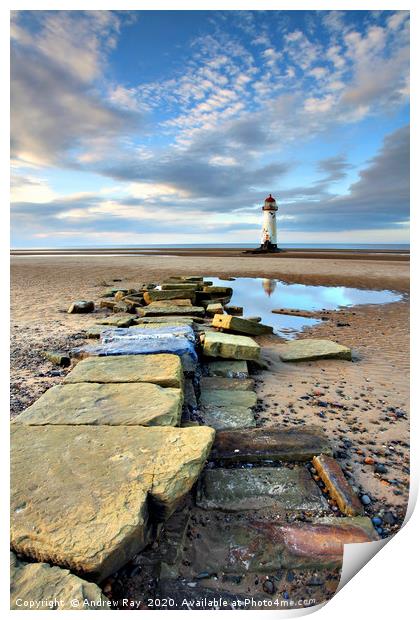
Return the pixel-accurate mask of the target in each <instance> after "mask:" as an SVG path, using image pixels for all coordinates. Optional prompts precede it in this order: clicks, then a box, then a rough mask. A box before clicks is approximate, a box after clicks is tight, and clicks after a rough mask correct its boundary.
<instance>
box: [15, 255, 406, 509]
mask: <svg viewBox="0 0 420 620" xmlns="http://www.w3.org/2000/svg"><path fill="white" fill-rule="evenodd" d="M199 254H201V253H200V252H199ZM238 254H239V253H238V252H237V251H236V252H232V255H230V256H229V257H227V256H214V255H213V256H201V255H198V256H192V253H191V251H190V253H189V256H175V255H174V256H171V257H168V256H166V255H164V256H150V257H149V256H147V257H144V256H137V257H136V256H13V257H12V266H11V270H12V271H11V279H12V287H11V288H12V298H11V304H12V305H11V308H12V310H11V312H12V320H11V348H12V368H11V383H12V415H15V414H17V413H19V412H20V411H22V410H23V409H24V408H25V407H27V406H28V405H30V404H31V403H32V402H33V401H34V400H35V399H36V398H38V397H39V396H40V395H41V394H42V393H43V392H44V391H45V390H46V389H48V388H49V387H51V386H52V385H54V384H55V383H59V382H60V381H61V380H62V374H63V373H65V371H57V370H56V369H55V370H54V369H52V366H51V364H50V363H49V362H46V361H45V360H44V359H43V358H42V356H41V352H42V350H45V349H47V348H64V349H66V348H69V347H72V346H75V345H77V344H79V343H81V342H82V338H81V335H80V330H81V329H83V328H84V327H86V326H87V325H89V324H91V323H92V322H93V317H92V316H91V315H68V314H67V313H66V309H67V308H68V306H69V304H70V303H71V302H72V301H73V300H75V299H79V298H83V299H93V300H96V299H98V297H99V295H100V294H101V293H102V291H103V286H104V284H105V283H108V284H112V282H113V280H121V286H127V287H130V286H135V285H136V284H138V283H139V282H143V281H154V280H156V281H157V282H158V281H159V280H160V279H162V278H163V277H164V276H166V275H175V274H180V275H187V274H191V273H200V274H209V275H215V274H217V275H219V276H253V277H270V278H278V279H281V280H285V281H288V282H299V283H306V284H319V285H321V284H322V285H346V286H354V287H359V288H372V289H392V290H396V291H401V292H403V293H404V294H405V298H404V300H403V301H402V302H399V303H393V304H385V305H372V306H357V307H354V308H351V309H347V310H341V311H339V312H335V313H333V315H334V318H333V319H331V320H329V321H326V322H322V323H321V324H319V325H317V326H315V327H313V328H311V329H306V330H305V331H304V332H303V333H302V334H301V335H300V337H326V338H331V339H335V340H338V341H339V342H341V343H342V344H345V345H348V346H350V347H351V348H352V349H353V350H354V351H355V352H356V355H357V358H358V361H357V362H356V363H353V364H337V363H336V362H333V361H323V362H322V363H321V362H312V363H309V364H305V366H304V370H302V367H300V366H291V365H285V364H282V363H281V362H280V361H279V360H278V355H277V347H278V345H279V344H280V342H281V339H279V338H277V337H275V336H270V337H265V338H262V337H260V338H259V342H260V344H261V345H263V347H264V357H265V358H266V359H268V360H270V362H271V367H270V371H269V372H266V373H264V375H263V377H264V378H263V379H262V380H261V382H260V385H259V398H260V399H261V400H262V401H263V403H264V416H265V417H266V418H267V423H270V424H271V423H272V424H277V423H279V422H280V423H284V424H288V423H291V422H293V420H302V419H304V420H305V421H306V422H307V423H309V422H315V423H321V424H322V426H324V428H325V430H326V432H327V433H328V435H329V436H330V438H331V439H332V441H333V442H334V444H335V445H336V448H337V449H338V450H341V451H342V452H343V454H345V455H346V456H345V458H343V464H344V465H345V466H347V467H348V468H352V469H351V471H352V473H353V475H354V481H355V483H356V484H357V485H359V486H360V487H362V488H364V489H365V490H366V491H367V492H370V493H371V494H372V496H373V497H375V498H377V501H378V502H379V503H385V504H386V505H389V506H396V507H398V508H399V518H400V519H401V518H402V517H403V514H404V507H405V505H406V502H407V496H408V495H407V494H408V419H407V417H406V415H404V417H397V416H396V414H395V411H404V412H406V411H407V407H408V391H409V380H408V365H409V304H408V290H409V263H408V262H407V260H405V261H400V260H396V261H394V260H391V256H387V260H372V259H369V260H366V259H354V260H346V259H345V258H341V257H340V254H339V253H335V254H334V256H333V257H331V258H329V259H328V260H324V259H323V258H300V259H296V258H294V257H293V258H286V257H282V258H281V259H278V260H275V259H273V260H270V259H269V260H267V258H266V257H257V256H250V257H248V256H241V255H238ZM337 323H340V324H345V325H346V326H345V327H337ZM347 324H348V325H347ZM54 374H57V376H52V375H54ZM308 395H309V398H307V397H308ZM318 401H325V402H328V403H336V404H337V403H338V404H340V405H344V408H343V407H341V406H338V407H335V406H334V405H331V407H330V408H329V410H328V411H329V412H328V413H327V414H326V418H324V419H322V418H320V417H319V412H320V407H319V406H318V405H317V403H318ZM345 439H346V440H347V443H348V442H349V441H351V442H352V445H351V446H349V447H348V448H346V447H345V446H344V445H343V440H345ZM393 442H397V443H393ZM369 457H374V458H377V459H379V460H381V462H382V461H384V462H386V464H387V466H388V467H389V473H388V474H387V476H386V479H387V480H394V479H395V480H396V481H398V484H392V483H389V482H386V481H385V480H384V479H383V478H381V477H380V476H379V475H378V474H374V472H373V467H372V466H371V465H367V464H365V463H364V459H365V458H369Z"/></svg>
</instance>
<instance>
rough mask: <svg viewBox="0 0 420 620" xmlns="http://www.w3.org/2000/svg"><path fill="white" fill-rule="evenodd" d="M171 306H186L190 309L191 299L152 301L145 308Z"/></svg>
mask: <svg viewBox="0 0 420 620" xmlns="http://www.w3.org/2000/svg"><path fill="white" fill-rule="evenodd" d="M172 306H181V307H182V308H183V307H184V306H187V307H189V308H191V306H192V303H191V299H162V300H161V301H152V302H151V303H150V304H149V305H148V306H147V307H148V308H149V309H152V308H168V307H169V308H170V307H172Z"/></svg>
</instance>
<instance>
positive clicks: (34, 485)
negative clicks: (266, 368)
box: [11, 276, 376, 608]
mask: <svg viewBox="0 0 420 620" xmlns="http://www.w3.org/2000/svg"><path fill="white" fill-rule="evenodd" d="M231 296H232V288H231V287H215V286H212V283H211V282H206V281H205V280H204V279H203V278H201V277H200V276H189V277H188V276H187V277H174V278H170V279H168V280H167V281H165V282H162V283H161V285H160V287H159V288H156V286H155V284H144V285H142V287H140V288H139V289H138V290H127V289H115V290H112V291H107V292H105V294H104V298H103V299H102V301H101V304H100V306H101V307H102V308H105V312H109V311H111V312H112V315H111V316H102V317H101V318H99V319H98V320H97V321H96V324H95V325H92V327H91V328H89V329H88V330H87V334H86V335H87V337H88V338H95V339H99V342H98V340H97V343H96V344H90V343H88V344H86V346H84V347H82V348H81V349H78V350H75V351H73V357H74V359H75V360H77V359H79V360H81V361H78V362H77V363H76V365H74V366H73V368H72V370H71V371H70V372H69V374H68V375H67V376H66V378H65V379H64V381H63V384H61V385H59V386H56V387H54V388H51V389H50V390H48V391H47V392H46V393H45V394H44V395H43V396H42V397H41V398H40V399H39V400H38V401H37V402H36V403H34V404H33V405H32V406H31V407H29V408H28V409H27V410H26V411H24V412H23V413H22V414H21V415H20V416H18V417H17V418H16V419H15V422H14V424H13V425H12V441H11V467H12V502H11V515H12V528H11V546H12V549H13V550H14V551H15V553H17V554H19V555H20V556H21V557H23V558H29V559H31V560H32V561H33V560H36V561H37V562H35V563H32V564H25V563H24V562H22V561H21V560H18V559H16V558H15V556H13V558H12V565H13V566H12V588H13V590H12V591H13V596H14V597H15V598H16V596H17V594H16V593H22V592H23V593H24V596H29V594H30V592H29V590H27V589H25V588H26V586H24V585H23V583H24V580H23V579H22V575H24V574H25V571H26V572H28V571H31V572H30V574H31V579H33V584H32V586H31V587H32V592H33V593H34V596H35V597H37V596H38V594H37V593H38V592H41V591H42V587H43V583H44V582H45V583H48V584H50V583H54V586H53V587H52V589H51V594H52V592H53V591H57V592H58V591H60V592H61V591H65V593H66V595H67V594H68V593H69V592H71V591H73V590H74V591H75V592H76V595H75V598H77V597H78V594H77V592H79V591H82V590H83V588H84V587H85V586H84V585H83V584H84V582H83V581H82V580H81V579H80V578H79V577H77V576H76V574H77V575H80V576H82V577H86V578H87V579H89V580H93V581H95V582H96V583H98V584H99V583H101V584H102V585H103V587H104V592H106V594H107V596H109V597H110V598H111V599H116V598H118V588H117V587H115V586H114V585H112V584H113V583H114V578H113V577H110V580H106V578H107V577H109V576H111V575H113V574H116V573H117V574H125V575H127V573H126V572H125V571H127V570H129V571H130V575H131V574H133V575H138V577H136V579H137V581H136V583H137V586H135V587H137V588H140V590H137V592H134V594H137V596H138V597H140V598H142V600H143V599H145V597H146V593H152V594H157V595H159V596H165V595H166V594H168V593H169V594H171V596H173V597H174V599H175V601H176V602H175V606H176V607H180V608H182V595H183V594H185V596H187V595H188V598H189V599H190V600H191V601H194V600H197V601H198V600H199V599H200V597H203V596H208V597H209V596H213V595H217V596H219V597H221V598H222V599H223V600H224V601H226V605H227V606H228V608H235V606H236V607H238V606H239V607H245V608H246V607H247V603H246V600H247V596H246V593H245V590H244V591H241V587H243V588H245V584H248V586H247V587H248V589H247V591H248V592H249V591H250V586H249V584H251V582H252V579H255V577H253V575H255V573H257V574H258V573H261V574H263V573H267V572H268V571H271V572H273V573H275V572H276V571H277V572H278V571H280V570H281V569H288V570H289V569H302V570H303V571H307V570H309V569H311V568H316V569H319V570H320V571H323V570H332V569H335V568H337V567H339V566H340V565H341V560H342V553H343V545H344V544H345V543H348V542H366V541H368V540H374V539H375V538H376V535H375V531H374V529H373V527H372V525H371V522H370V520H369V519H367V518H365V517H363V516H362V515H363V509H362V507H361V504H360V502H359V500H358V498H357V497H356V496H355V494H354V492H353V490H352V489H351V487H349V485H348V484H347V482H346V480H345V478H344V476H343V474H342V472H341V469H340V467H339V465H338V463H337V462H336V461H335V460H334V459H333V458H332V449H331V446H330V445H329V444H328V442H327V440H326V437H325V435H324V434H323V432H322V430H321V429H320V428H318V427H316V426H311V425H305V426H303V427H299V428H296V427H295V428H290V429H284V428H283V429H279V428H276V427H264V426H261V425H260V423H257V418H256V416H255V410H256V407H257V397H256V393H255V381H254V378H253V377H250V368H251V370H252V369H253V368H255V367H258V364H260V365H261V361H260V353H261V349H260V346H259V345H258V343H257V342H256V341H255V340H254V339H253V338H250V337H249V334H250V335H259V334H262V333H269V332H271V331H272V329H271V327H270V326H265V325H262V324H261V323H259V322H257V321H256V320H254V319H251V320H250V319H243V318H238V317H235V316H233V313H235V314H238V313H242V309H238V308H236V309H235V307H233V306H227V304H228V303H229V301H230V299H231ZM229 307H230V308H231V310H230V312H231V313H232V314H225V311H227V310H228V308H229ZM103 311H104V310H102V312H103ZM238 334H239V335H238ZM243 334H245V335H243ZM304 342H305V350H304V351H303V348H302V346H301V345H299V341H298V342H297V343H296V342H295V343H294V347H295V348H294V349H293V346H291V347H289V349H288V351H289V352H287V346H285V352H282V356H283V355H284V357H283V359H286V358H287V357H288V361H292V360H298V359H302V358H303V357H304V356H305V355H306V356H307V355H311V356H313V355H317V356H319V355H324V356H330V355H331V354H335V355H336V356H337V355H338V357H343V358H345V359H349V358H350V359H351V352H350V351H349V350H346V351H343V349H344V348H342V347H340V346H339V345H336V343H328V344H325V343H323V344H322V343H321V344H320V343H319V342H317V343H313V344H312V345H311V343H310V341H309V340H305V341H304ZM308 347H309V350H308ZM296 351H297V352H296ZM302 356H303V357H302ZM248 362H250V363H251V366H250V367H249V365H248ZM252 364H254V366H252ZM200 474H201V476H200ZM197 480H198V484H197V485H196V488H195V487H194V485H195V482H196V481H197ZM339 515H340V516H339ZM40 562H41V563H40ZM44 562H49V564H50V565H51V566H49V564H45V563H44ZM54 565H55V566H54ZM28 566H29V568H28ZM127 567H128V568H127ZM130 567H131V568H130ZM139 567H140V568H141V570H139ZM64 568H69V569H70V570H71V571H72V572H73V573H74V574H71V573H69V572H68V571H67V570H63V569H64ZM28 574H29V573H28ZM50 575H52V576H53V577H51V578H50ZM104 579H105V582H104ZM266 579H268V578H267V577H266ZM270 579H271V578H270ZM270 579H268V582H270V583H272V584H273V583H274V581H273V580H272V581H270ZM273 579H274V578H273ZM54 580H55V581H54ZM197 580H198V581H200V587H199V588H196V586H197ZM119 581H121V580H119ZM268 582H267V583H268ZM152 583H153V584H154V585H153V587H152V589H150V588H151V585H150V584H152ZM241 584H242V585H241ZM45 587H46V592H47V593H48V595H49V592H50V586H49V585H46V586H45ZM135 587H134V590H135ZM86 588H87V589H86V592H87V593H88V596H92V597H94V596H95V597H96V598H98V597H99V598H100V597H101V596H102V598H103V600H104V601H105V602H106V600H107V599H106V598H105V597H104V596H103V595H102V594H101V592H100V590H99V589H98V588H97V586H95V585H94V584H93V583H88V585H87V586H86ZM95 588H96V589H95ZM264 592H265V593H266V594H267V596H268V597H269V598H270V596H271V597H272V596H273V595H274V594H275V587H274V585H267V584H266V585H265V587H264ZM165 593H166V594H165ZM22 596H23V595H22ZM121 596H123V597H126V596H127V592H126V591H124V589H123V592H122V593H121ZM255 598H256V600H260V599H261V600H264V597H260V596H259V595H257V596H256V597H255ZM265 598H267V597H265ZM12 605H13V601H12ZM145 608H146V607H145ZM222 608H223V605H222Z"/></svg>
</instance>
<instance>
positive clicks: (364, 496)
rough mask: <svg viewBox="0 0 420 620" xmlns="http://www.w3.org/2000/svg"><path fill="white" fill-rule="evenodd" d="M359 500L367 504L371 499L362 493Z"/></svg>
mask: <svg viewBox="0 0 420 620" xmlns="http://www.w3.org/2000/svg"><path fill="white" fill-rule="evenodd" d="M360 501H361V502H362V504H363V506H369V504H371V503H372V500H371V499H370V497H369V495H366V494H365V495H362V497H361V498H360Z"/></svg>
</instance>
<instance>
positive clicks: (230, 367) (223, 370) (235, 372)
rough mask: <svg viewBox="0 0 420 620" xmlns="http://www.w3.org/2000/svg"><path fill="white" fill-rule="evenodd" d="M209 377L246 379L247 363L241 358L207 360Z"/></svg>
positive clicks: (247, 375)
mask: <svg viewBox="0 0 420 620" xmlns="http://www.w3.org/2000/svg"><path fill="white" fill-rule="evenodd" d="M207 366H208V372H209V376H210V377H227V378H229V379H247V378H248V377H249V374H248V364H247V363H246V361H241V360H216V361H214V362H208V364H207Z"/></svg>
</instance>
